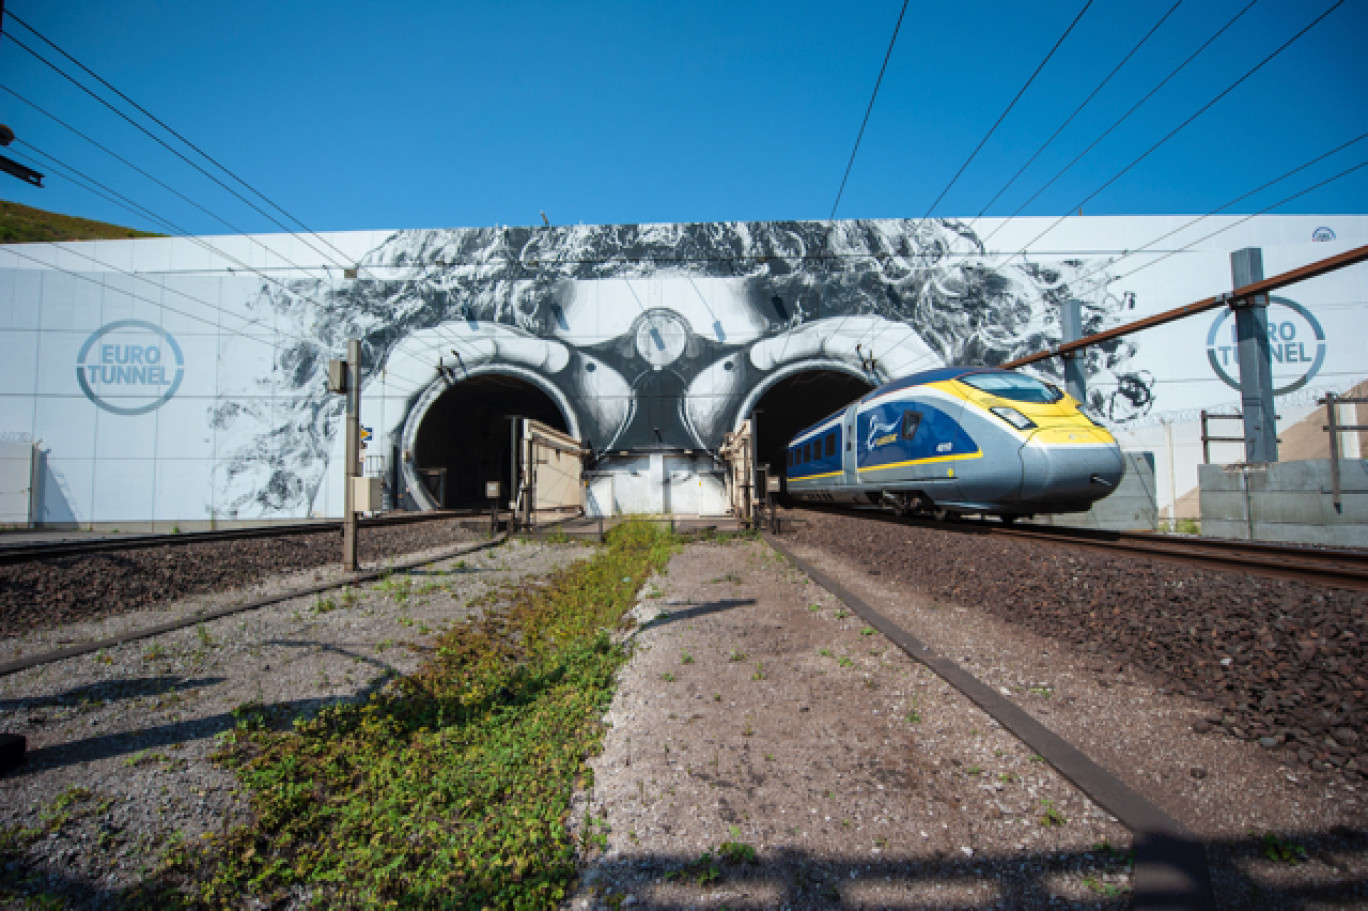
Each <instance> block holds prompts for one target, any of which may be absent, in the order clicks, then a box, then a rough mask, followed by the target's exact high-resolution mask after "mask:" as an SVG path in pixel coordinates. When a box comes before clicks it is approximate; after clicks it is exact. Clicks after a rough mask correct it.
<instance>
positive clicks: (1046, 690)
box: [1026, 684, 1054, 699]
mask: <svg viewBox="0 0 1368 911" xmlns="http://www.w3.org/2000/svg"><path fill="white" fill-rule="evenodd" d="M1026 692H1028V693H1030V694H1031V695H1032V696H1040V697H1042V698H1045V699H1049V698H1050V697H1051V696H1053V695H1054V687H1051V686H1045V685H1044V684H1041V685H1040V686H1032V687H1027V689H1026Z"/></svg>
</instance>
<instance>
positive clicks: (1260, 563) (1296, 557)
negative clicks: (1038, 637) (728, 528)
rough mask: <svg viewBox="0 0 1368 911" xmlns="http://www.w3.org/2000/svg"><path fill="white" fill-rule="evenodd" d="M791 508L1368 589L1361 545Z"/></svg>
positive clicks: (832, 508) (804, 506)
mask: <svg viewBox="0 0 1368 911" xmlns="http://www.w3.org/2000/svg"><path fill="white" fill-rule="evenodd" d="M797 508H799V509H803V510H809V511H812V512H825V513H832V514H836V515H846V516H857V517H860V518H864V519H871V520H875V521H882V522H891V523H895V524H901V525H910V526H914V527H918V528H929V529H933V530H937V531H946V532H953V533H956V534H965V535H1000V536H1004V537H1011V538H1020V539H1023V540H1032V541H1040V542H1043V543H1047V544H1061V545H1072V546H1076V547H1088V548H1092V549H1095V550H1101V551H1110V552H1112V553H1117V552H1120V553H1131V554H1140V555H1143V556H1148V557H1154V558H1156V559H1162V560H1172V561H1175V562H1181V563H1189V564H1197V565H1201V566H1206V567H1209V568H1211V569H1221V570H1227V571H1232V572H1244V573H1250V574H1255V575H1261V576H1269V577H1273V578H1282V579H1294V580H1296V581H1299V582H1304V583H1309V584H1314V585H1324V586H1328V587H1332V588H1345V589H1351V590H1354V591H1368V551H1363V550H1350V549H1324V548H1317V547H1311V546H1307V545H1298V544H1277V543H1270V542H1263V541H1233V540H1228V539H1223V538H1197V537H1187V536H1178V535H1166V534H1156V533H1152V532H1134V531H1105V530H1102V529H1096V528H1074V527H1070V526H1062V525H1004V524H1000V523H997V522H989V521H971V520H952V521H945V522H940V521H936V520H934V519H921V518H915V517H898V516H894V515H891V514H889V513H886V512H882V511H880V512H875V511H873V510H854V509H842V508H840V507H835V506H826V505H822V504H808V503H804V504H802V505H801V506H799V507H797Z"/></svg>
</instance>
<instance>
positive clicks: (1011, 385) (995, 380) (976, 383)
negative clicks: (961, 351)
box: [959, 373, 1064, 405]
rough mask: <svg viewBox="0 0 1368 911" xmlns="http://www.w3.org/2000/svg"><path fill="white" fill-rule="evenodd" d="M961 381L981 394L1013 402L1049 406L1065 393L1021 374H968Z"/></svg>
mask: <svg viewBox="0 0 1368 911" xmlns="http://www.w3.org/2000/svg"><path fill="white" fill-rule="evenodd" d="M959 381H960V382H961V383H967V384H968V385H970V386H973V387H974V388H975V389H977V390H979V391H980V392H986V393H988V394H989V395H995V396H997V397H998V398H1003V399H1010V400H1012V401H1013V402H1029V403H1032V404H1037V405H1049V404H1051V403H1053V402H1057V401H1059V400H1060V399H1062V398H1063V397H1064V393H1062V392H1060V391H1059V389H1058V388H1056V387H1055V386H1051V385H1050V384H1049V383H1042V382H1041V381H1040V380H1038V379H1035V378H1034V377H1029V376H1022V375H1021V374H1019V373H968V374H965V375H964V376H962V377H960V378H959Z"/></svg>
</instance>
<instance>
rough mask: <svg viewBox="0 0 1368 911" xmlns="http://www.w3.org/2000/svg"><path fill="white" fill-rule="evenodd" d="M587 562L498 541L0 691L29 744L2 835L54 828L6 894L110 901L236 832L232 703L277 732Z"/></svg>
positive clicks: (131, 646)
mask: <svg viewBox="0 0 1368 911" xmlns="http://www.w3.org/2000/svg"><path fill="white" fill-rule="evenodd" d="M449 550H450V545H449V544H448V545H446V546H444V547H443V548H441V549H440V552H445V551H449ZM590 553H592V550H591V549H590V548H586V547H582V546H576V545H560V546H555V545H548V544H544V543H522V542H516V541H515V542H510V543H508V544H505V545H503V546H501V547H498V548H494V549H488V550H481V551H479V552H476V553H471V554H469V555H466V556H461V557H453V558H450V559H446V560H443V561H441V562H438V563H434V564H429V565H426V566H422V567H418V568H415V569H411V570H407V571H397V572H395V573H393V574H392V575H390V576H388V577H387V578H385V579H384V580H382V581H381V582H379V583H371V584H368V585H365V586H361V587H357V588H350V589H338V590H336V591H335V592H333V593H330V594H328V595H323V596H314V597H309V598H298V599H294V600H291V601H284V602H280V603H277V604H272V605H268V606H266V607H262V608H259V609H256V610H252V611H248V612H245V613H242V614H238V615H235V616H231V617H224V618H222V619H219V620H214V621H210V622H206V623H203V624H200V625H198V626H194V627H190V628H187V629H183V630H180V631H178V632H174V633H168V634H166V635H162V636H158V637H155V638H153V639H147V640H143V641H139V642H133V643H128V644H126V645H121V646H118V647H115V648H111V649H107V650H105V651H102V652H99V653H96V654H92V655H87V656H84V657H81V658H75V659H70V660H66V661H61V662H57V663H54V664H48V665H44V666H42V667H38V668H34V669H32V670H28V671H23V672H20V673H17V674H14V675H12V676H10V677H7V678H4V679H3V680H0V730H5V731H8V732H11V733H17V734H23V735H25V736H26V737H27V738H28V747H29V752H28V757H27V759H26V761H25V762H24V763H23V764H22V765H21V766H19V767H18V768H16V769H14V770H11V771H10V772H8V773H7V774H6V775H5V776H4V777H3V778H0V827H3V828H4V829H5V830H6V831H8V832H13V831H15V830H16V829H18V828H20V827H26V828H35V827H36V828H52V831H51V833H50V834H45V835H43V837H41V838H39V839H38V840H37V841H36V842H34V843H33V844H32V845H31V846H29V847H28V848H27V850H25V851H23V852H22V855H21V856H20V857H18V858H17V859H13V860H10V861H9V862H8V864H7V866H6V867H5V868H4V869H3V870H0V898H3V899H4V900H8V901H18V900H20V896H41V895H47V896H50V897H53V898H55V899H56V900H57V901H58V904H59V906H61V907H75V908H106V907H117V906H118V905H119V900H120V897H121V896H123V895H125V894H127V890H129V889H130V888H132V887H134V886H136V884H138V883H139V882H140V881H142V880H144V878H145V877H146V876H147V875H148V874H149V873H150V872H151V871H152V870H153V869H154V868H155V866H156V864H157V862H158V860H159V859H160V857H161V856H162V854H163V852H164V851H165V849H166V847H167V846H168V845H170V844H171V843H172V842H173V841H175V840H186V839H194V838H197V837H199V836H200V835H201V834H203V833H206V832H210V831H223V830H225V829H227V828H228V827H229V826H232V825H234V824H236V823H239V822H242V821H244V819H245V814H246V812H247V808H246V805H245V801H244V800H243V799H242V798H241V797H240V796H239V794H238V793H237V790H236V780H235V779H234V778H233V776H232V774H231V773H230V772H228V771H226V770H224V769H222V768H220V767H218V766H217V765H215V764H214V763H213V762H212V761H211V760H210V757H211V756H212V754H213V753H214V752H215V750H216V740H215V738H216V735H218V734H221V733H223V732H224V731H227V730H230V729H232V728H233V727H234V726H235V725H236V724H238V722H239V721H240V720H241V719H242V717H243V716H242V714H241V713H242V709H243V707H244V706H260V707H263V708H264V709H265V710H266V711H267V712H268V713H269V715H270V717H272V718H273V719H275V720H276V722H278V723H279V724H281V725H285V726H288V725H289V723H290V722H291V721H292V720H293V719H295V718H301V717H308V716H310V715H312V714H313V713H315V712H317V711H318V710H319V709H320V708H322V707H324V706H326V705H329V704H333V703H336V702H338V701H344V700H355V699H362V698H365V696H366V695H367V694H369V693H371V692H373V691H375V690H376V689H377V688H379V687H382V686H384V685H385V684H386V682H387V681H388V680H390V679H391V678H393V677H395V676H396V675H400V674H406V673H409V672H412V671H413V670H415V669H416V668H417V667H418V665H419V663H420V662H421V661H422V660H423V657H424V655H425V654H427V651H428V649H429V647H430V646H429V643H430V642H431V641H432V640H433V639H435V637H436V636H437V635H438V634H439V633H440V631H441V630H442V629H444V628H446V627H447V626H449V625H451V624H454V623H456V622H459V621H461V620H462V619H464V618H465V617H466V616H468V615H469V614H470V612H471V611H473V610H477V609H479V610H495V609H498V608H497V605H485V604H482V605H481V606H480V607H479V608H476V607H475V606H473V603H474V602H479V601H481V599H482V596H484V595H485V594H486V593H488V592H489V591H490V590H491V589H494V588H497V587H499V586H502V585H504V584H506V583H515V582H518V581H520V580H529V579H534V580H535V579H540V578H542V577H544V576H545V575H547V574H548V573H550V572H551V571H553V570H554V569H556V568H558V567H560V566H564V565H565V564H566V563H567V562H569V561H571V560H577V559H582V558H584V557H586V556H588V555H589V554H590ZM339 575H340V574H339ZM325 577H326V571H324V570H321V569H317V570H311V571H308V572H305V573H294V574H287V575H283V576H276V577H272V578H270V579H268V580H264V581H262V582H261V583H259V584H258V585H257V586H256V592H257V593H271V592H273V591H280V590H290V589H292V588H295V587H298V586H299V584H300V583H301V582H313V581H315V580H316V579H317V580H323V579H324V578H325ZM224 597H228V596H225V595H223V594H218V595H203V596H200V597H199V598H197V599H192V600H189V601H184V602H175V603H171V604H167V605H163V606H162V607H160V608H158V609H154V610H148V609H144V610H136V609H135V610H131V611H129V612H126V613H123V614H121V615H119V616H117V617H114V618H111V619H108V620H103V621H102V620H88V621H86V622H84V623H81V624H75V625H68V626H65V627H58V628H53V629H49V630H44V631H40V632H35V633H30V634H29V635H27V636H21V637H19V638H18V639H16V640H11V642H10V646H11V647H12V648H14V649H18V650H28V651H39V650H43V649H44V648H46V647H47V646H49V645H50V644H51V643H52V642H53V641H54V639H58V640H61V639H65V640H75V641H79V640H80V639H82V638H84V637H94V636H97V635H99V634H100V633H102V632H103V633H107V632H108V630H109V628H111V627H118V626H123V625H127V626H130V627H142V626H150V625H152V624H154V623H157V622H164V620H165V618H166V617H167V616H174V615H177V614H180V613H185V612H189V611H192V610H195V609H198V608H199V607H201V606H203V604H204V602H206V601H209V602H212V601H214V600H215V599H222V598H224ZM54 822H57V823H59V824H57V825H55V826H54V825H53V824H54Z"/></svg>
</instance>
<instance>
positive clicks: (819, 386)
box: [755, 368, 874, 475]
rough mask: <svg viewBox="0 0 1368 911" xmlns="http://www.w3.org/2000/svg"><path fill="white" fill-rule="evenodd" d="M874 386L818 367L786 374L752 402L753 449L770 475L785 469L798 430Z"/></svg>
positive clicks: (846, 374)
mask: <svg viewBox="0 0 1368 911" xmlns="http://www.w3.org/2000/svg"><path fill="white" fill-rule="evenodd" d="M873 388H874V387H873V386H871V385H870V384H869V383H867V382H865V381H864V380H862V379H860V378H859V377H855V376H851V375H850V374H848V373H842V372H840V371H838V370H828V369H822V368H817V369H813V370H805V371H802V372H800V373H795V374H793V375H792V376H786V377H784V378H783V379H782V380H780V381H779V382H777V383H775V384H774V385H773V386H771V387H770V388H769V389H768V390H766V391H765V394H764V395H762V396H760V400H759V401H758V402H756V403H755V407H756V410H758V411H759V412H760V414H759V415H758V416H757V418H756V421H755V423H756V429H757V433H756V453H757V455H758V457H759V460H760V463H761V464H762V465H764V464H768V465H769V467H770V472H771V474H773V475H782V474H784V473H785V455H784V453H785V451H786V450H787V448H788V442H789V440H791V439H793V435H794V434H796V433H797V432H798V431H800V430H802V429H804V428H806V427H811V426H812V425H813V424H815V423H817V422H818V421H820V420H821V419H822V418H824V417H826V416H827V415H829V414H831V413H832V412H833V411H838V410H840V409H842V408H844V407H846V406H847V405H849V404H850V403H851V402H853V401H855V400H856V399H858V398H859V397H860V396H862V395H864V394H865V393H866V392H869V391H870V390H871V389H873Z"/></svg>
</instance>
